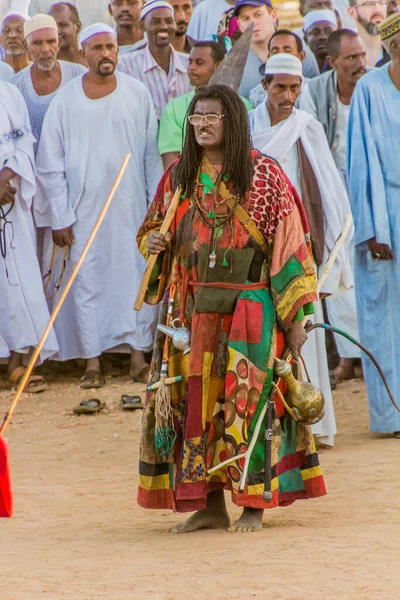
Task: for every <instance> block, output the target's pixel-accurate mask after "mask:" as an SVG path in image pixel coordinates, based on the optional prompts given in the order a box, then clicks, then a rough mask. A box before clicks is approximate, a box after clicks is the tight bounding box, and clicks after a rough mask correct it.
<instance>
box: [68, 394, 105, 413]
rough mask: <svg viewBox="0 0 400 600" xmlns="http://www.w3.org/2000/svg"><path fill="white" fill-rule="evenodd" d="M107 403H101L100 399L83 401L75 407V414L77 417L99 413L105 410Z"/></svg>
mask: <svg viewBox="0 0 400 600" xmlns="http://www.w3.org/2000/svg"><path fill="white" fill-rule="evenodd" d="M105 406H106V403H105V402H101V400H99V399H98V398H90V399H89V400H82V402H81V403H80V404H79V405H78V406H75V408H74V413H75V414H76V415H86V414H92V413H96V412H99V411H100V410H103V408H105Z"/></svg>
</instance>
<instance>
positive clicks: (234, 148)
mask: <svg viewBox="0 0 400 600" xmlns="http://www.w3.org/2000/svg"><path fill="white" fill-rule="evenodd" d="M178 186H180V189H181V190H182V191H181V199H180V203H179V206H178V209H177V212H176V214H175V216H174V219H173V221H172V226H171V228H170V233H169V234H167V235H166V236H165V237H164V236H163V235H162V234H161V233H160V231H159V229H160V226H161V224H162V222H163V219H164V217H165V214H166V211H167V209H168V207H169V205H170V202H171V198H172V196H173V194H174V192H175V190H176V189H177V188H178ZM307 240H308V226H307V221H306V218H305V216H304V212H303V209H302V206H301V203H300V201H299V199H298V197H297V194H296V192H295V191H294V189H293V188H292V186H291V184H290V183H289V181H288V179H287V178H286V176H285V174H284V173H283V171H282V170H281V168H280V167H279V165H278V163H276V162H275V161H274V160H272V159H270V158H268V157H267V156H265V155H263V154H261V153H260V152H258V151H256V150H252V149H251V144H250V137H249V131H248V124H247V116H246V109H245V107H244V104H243V102H242V101H241V100H240V98H239V96H238V95H237V94H236V93H235V92H234V91H232V90H231V89H230V88H228V87H226V86H222V85H214V86H209V87H203V88H199V90H198V91H197V93H196V95H195V97H194V98H193V100H192V102H191V104H190V106H189V109H188V123H187V133H186V138H185V143H184V148H183V151H182V155H181V157H180V159H178V160H177V161H176V162H175V163H174V164H173V165H171V167H170V168H169V169H168V170H167V171H166V172H165V174H164V176H163V178H162V179H161V182H160V184H159V187H158V190H157V194H156V196H155V199H154V201H153V203H152V204H151V206H150V209H149V211H148V213H147V216H146V219H145V221H144V223H143V225H142V226H141V228H140V230H139V233H138V244H139V248H140V250H141V252H142V254H143V255H144V256H145V257H147V256H148V255H149V254H157V255H158V258H157V263H156V267H155V270H154V272H153V276H152V277H151V280H150V284H149V286H148V289H147V293H146V297H145V300H146V302H148V303H150V304H156V303H157V302H160V301H161V309H160V317H159V319H160V323H165V322H167V324H168V323H170V324H171V323H172V324H173V325H174V326H175V327H179V325H181V326H184V327H187V328H188V329H190V333H191V351H190V354H184V353H182V352H180V351H178V350H177V349H176V348H175V347H174V345H173V344H172V343H170V339H169V338H168V337H167V338H166V337H165V336H164V334H163V333H162V332H161V331H159V332H158V336H157V337H156V341H155V347H154V354H153V361H152V373H153V374H152V377H151V380H150V383H151V386H150V387H153V386H154V385H155V387H157V380H158V379H159V373H160V369H161V364H162V362H163V363H164V364H165V362H166V360H168V378H172V380H174V378H178V379H179V376H182V379H181V380H180V381H178V382H176V383H172V384H171V385H169V386H166V384H165V380H161V384H162V385H164V386H165V387H168V390H170V401H169V402H170V405H169V407H168V406H167V412H168V408H172V411H171V413H172V414H171V418H170V420H169V421H168V422H166V421H165V419H164V421H163V414H164V416H165V414H166V413H163V414H161V412H160V404H159V403H158V398H159V397H158V396H157V391H158V390H157V391H156V392H149V393H148V396H147V402H146V407H145V411H144V416H143V432H142V443H141V452H140V483H139V494H138V502H139V504H140V505H141V506H143V507H144V508H159V509H166V508H168V509H172V510H175V511H178V512H191V511H197V512H195V514H194V515H192V516H191V517H190V518H189V519H188V520H186V521H185V522H184V523H182V524H181V525H179V526H178V527H176V528H175V529H174V531H175V532H176V533H185V532H189V531H194V530H196V529H199V528H227V527H229V524H230V521H229V516H228V513H227V510H226V506H225V501H224V489H228V490H230V491H231V492H232V499H233V502H234V503H235V504H236V505H238V506H242V507H243V508H244V510H243V514H242V516H241V517H240V519H239V520H238V521H237V522H236V523H234V524H233V525H232V526H231V527H230V528H229V529H230V531H255V530H256V529H260V528H261V527H262V517H263V510H264V509H265V508H270V507H275V506H287V505H289V504H291V503H292V502H294V501H295V500H297V499H300V498H311V497H317V496H321V495H324V494H325V493H326V492H325V486H324V480H323V477H322V474H321V471H320V467H319V463H318V456H317V454H316V451H315V446H314V442H313V437H312V435H311V432H310V429H309V427H307V426H305V425H300V424H299V423H296V422H294V421H293V420H292V419H291V418H290V416H289V415H288V414H287V413H286V412H285V409H284V407H283V404H282V403H281V402H280V401H279V400H276V401H275V414H274V428H273V430H274V434H273V435H274V437H273V443H272V447H273V451H272V467H273V469H272V486H271V487H272V491H273V494H272V502H270V503H266V502H264V500H263V495H262V492H263V489H264V460H265V455H264V443H263V438H264V431H265V427H261V431H260V434H259V437H258V438H257V442H256V445H255V448H254V451H253V453H252V455H251V459H250V463H249V472H248V477H247V480H246V485H245V488H244V491H243V492H242V493H239V480H240V479H241V474H242V469H243V462H242V461H241V460H237V461H235V462H233V463H231V464H230V465H229V466H227V467H221V468H219V469H218V470H216V471H214V472H213V473H212V474H208V471H210V470H211V469H212V468H213V467H216V466H218V465H220V463H222V462H224V461H225V460H226V459H228V458H231V457H233V456H235V455H239V454H242V453H243V452H245V451H246V449H247V447H248V445H249V443H250V441H251V439H252V436H253V432H254V428H255V425H256V422H257V420H258V417H259V414H260V412H261V410H262V408H263V406H264V405H265V402H266V399H267V397H268V395H269V392H270V390H271V381H272V377H273V365H274V359H275V357H276V356H280V355H281V354H282V352H283V349H284V347H285V346H286V345H287V346H288V347H289V348H290V350H291V352H292V354H293V356H294V357H295V358H296V357H298V356H299V353H300V350H301V347H302V345H303V343H304V342H305V340H306V338H307V336H306V334H305V332H304V329H303V326H302V324H301V321H302V319H303V317H304V316H305V315H307V314H310V313H311V312H312V311H313V301H314V300H315V299H316V281H315V275H314V270H313V266H312V260H311V256H310V251H309V248H308V245H307ZM167 312H169V315H167ZM169 381H171V379H169ZM167 397H168V395H167ZM164 407H165V404H164ZM160 423H161V425H162V426H163V427H164V429H163V430H160ZM165 432H166V433H167V435H166V436H165ZM163 433H164V437H162V434H163Z"/></svg>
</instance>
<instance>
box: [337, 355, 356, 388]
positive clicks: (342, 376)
mask: <svg viewBox="0 0 400 600" xmlns="http://www.w3.org/2000/svg"><path fill="white" fill-rule="evenodd" d="M353 363H354V361H353V359H352V358H341V359H340V362H339V364H338V366H337V367H336V369H334V370H333V373H334V375H335V377H336V381H337V383H341V382H342V381H344V380H346V379H355V378H356V373H355V371H354V366H353Z"/></svg>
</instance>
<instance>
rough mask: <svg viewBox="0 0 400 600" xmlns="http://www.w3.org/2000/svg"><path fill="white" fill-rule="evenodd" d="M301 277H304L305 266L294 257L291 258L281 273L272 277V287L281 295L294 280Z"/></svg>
mask: <svg viewBox="0 0 400 600" xmlns="http://www.w3.org/2000/svg"><path fill="white" fill-rule="evenodd" d="M301 275H304V269H303V265H302V264H301V263H300V262H299V261H298V260H297V259H296V258H294V256H291V257H290V258H289V260H287V261H286V263H285V264H284V265H283V267H282V269H281V270H280V271H279V273H277V274H276V275H274V276H273V277H271V287H272V288H273V289H274V290H275V291H276V292H277V293H278V294H281V293H282V292H283V291H284V290H285V288H286V287H287V286H288V285H289V284H290V283H291V282H292V281H293V279H296V277H300V276H301Z"/></svg>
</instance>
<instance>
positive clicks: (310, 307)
mask: <svg viewBox="0 0 400 600" xmlns="http://www.w3.org/2000/svg"><path fill="white" fill-rule="evenodd" d="M303 311H304V314H305V315H313V314H314V313H315V307H314V302H307V304H305V305H304V306H303Z"/></svg>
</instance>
